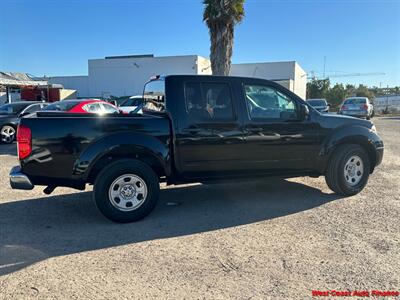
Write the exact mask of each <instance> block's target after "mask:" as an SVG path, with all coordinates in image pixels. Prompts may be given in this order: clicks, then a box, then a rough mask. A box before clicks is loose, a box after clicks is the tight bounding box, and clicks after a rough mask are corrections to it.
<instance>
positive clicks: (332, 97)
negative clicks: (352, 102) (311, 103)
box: [326, 83, 347, 107]
mask: <svg viewBox="0 0 400 300" xmlns="http://www.w3.org/2000/svg"><path fill="white" fill-rule="evenodd" d="M346 96H347V95H346V89H345V88H344V86H343V84H341V83H336V84H335V85H334V86H333V87H332V88H330V89H329V91H328V92H327V94H326V100H327V101H328V103H330V104H331V105H332V107H338V106H339V105H340V103H342V101H343V100H344V99H345V98H346Z"/></svg>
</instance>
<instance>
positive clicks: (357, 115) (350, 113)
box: [340, 110, 368, 117]
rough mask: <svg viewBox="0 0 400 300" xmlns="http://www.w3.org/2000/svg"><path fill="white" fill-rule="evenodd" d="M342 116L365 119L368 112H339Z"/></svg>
mask: <svg viewBox="0 0 400 300" xmlns="http://www.w3.org/2000/svg"><path fill="white" fill-rule="evenodd" d="M340 113H341V114H342V115H345V116H350V117H367V116H368V111H366V110H353V111H352V110H344V111H341V112H340Z"/></svg>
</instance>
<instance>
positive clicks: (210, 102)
mask: <svg viewBox="0 0 400 300" xmlns="http://www.w3.org/2000/svg"><path fill="white" fill-rule="evenodd" d="M233 95H234V94H233V90H232V87H231V84H230V83H229V81H227V82H224V81H218V80H213V81H209V82H207V81H201V82H200V81H192V82H185V83H184V98H185V105H181V107H182V110H183V111H181V113H180V116H181V117H180V119H179V130H178V132H177V133H176V134H177V141H176V143H177V145H176V146H177V151H178V155H177V158H178V159H179V161H178V168H179V169H180V170H179V171H180V173H181V174H184V176H185V177H187V178H200V177H201V178H205V177H207V178H211V177H220V176H224V175H228V174H229V173H230V172H234V171H235V170H240V169H241V168H242V167H243V155H244V152H243V150H244V148H243V147H244V138H243V132H242V126H241V124H242V122H241V121H240V120H241V117H240V115H239V114H238V113H237V112H238V109H237V106H236V104H237V103H236V102H235V99H234V96H233Z"/></svg>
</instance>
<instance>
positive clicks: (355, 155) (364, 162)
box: [325, 144, 370, 196]
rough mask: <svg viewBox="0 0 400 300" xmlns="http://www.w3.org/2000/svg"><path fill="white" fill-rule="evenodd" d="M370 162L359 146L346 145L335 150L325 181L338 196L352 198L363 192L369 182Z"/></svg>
mask: <svg viewBox="0 0 400 300" xmlns="http://www.w3.org/2000/svg"><path fill="white" fill-rule="evenodd" d="M369 170H370V160H369V156H368V154H367V153H366V151H365V150H364V149H363V148H362V147H361V146H359V145H353V144H346V145H342V146H339V147H338V148H337V149H335V152H334V153H333V156H332V158H331V160H330V162H329V165H328V168H327V171H326V174H325V180H326V183H327V184H328V186H329V188H330V189H331V190H332V191H334V192H335V193H337V194H340V195H344V196H352V195H355V194H357V193H359V192H361V191H362V189H363V188H364V187H365V185H366V184H367V182H368V177H369Z"/></svg>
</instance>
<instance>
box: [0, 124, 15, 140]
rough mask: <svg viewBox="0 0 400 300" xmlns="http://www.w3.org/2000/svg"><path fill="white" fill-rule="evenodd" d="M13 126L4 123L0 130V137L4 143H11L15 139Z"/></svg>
mask: <svg viewBox="0 0 400 300" xmlns="http://www.w3.org/2000/svg"><path fill="white" fill-rule="evenodd" d="M15 132H16V130H15V128H14V127H13V126H11V125H4V126H3V127H1V130H0V139H1V142H2V143H4V144H11V143H12V142H14V140H15Z"/></svg>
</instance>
